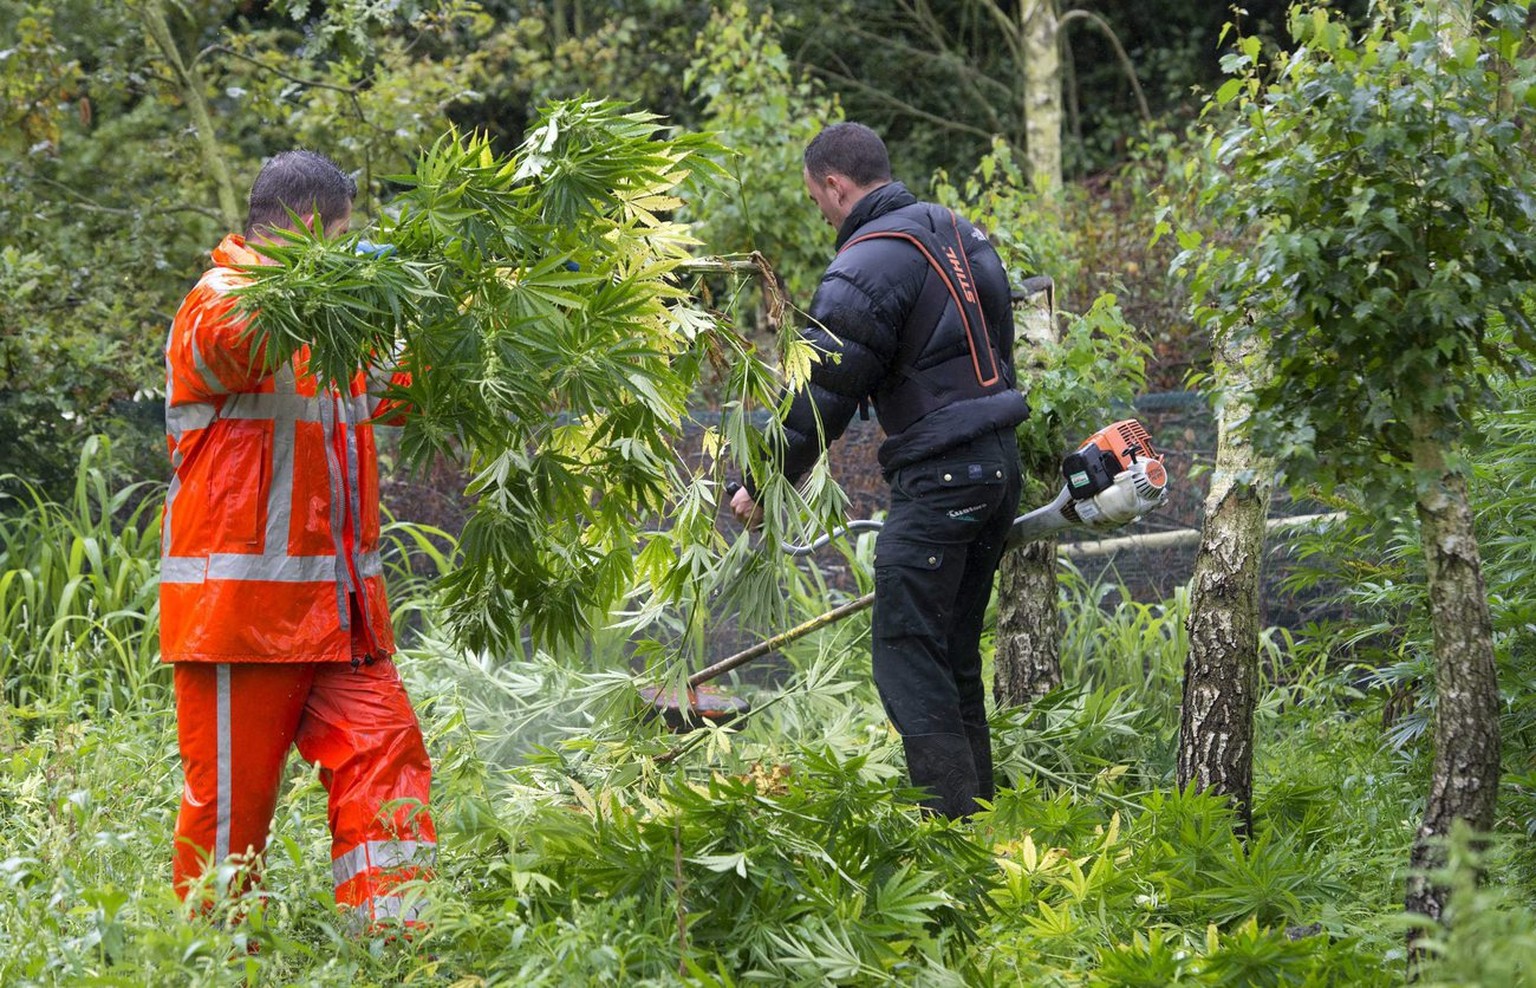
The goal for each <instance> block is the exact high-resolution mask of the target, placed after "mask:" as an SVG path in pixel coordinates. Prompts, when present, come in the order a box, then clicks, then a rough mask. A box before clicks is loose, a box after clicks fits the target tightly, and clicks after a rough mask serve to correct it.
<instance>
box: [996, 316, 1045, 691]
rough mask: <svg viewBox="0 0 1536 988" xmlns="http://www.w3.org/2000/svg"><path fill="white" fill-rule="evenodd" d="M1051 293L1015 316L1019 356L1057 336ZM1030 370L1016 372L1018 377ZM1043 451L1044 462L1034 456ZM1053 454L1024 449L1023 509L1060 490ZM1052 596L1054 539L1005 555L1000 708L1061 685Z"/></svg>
mask: <svg viewBox="0 0 1536 988" xmlns="http://www.w3.org/2000/svg"><path fill="white" fill-rule="evenodd" d="M1053 298H1054V293H1053V292H1051V291H1046V292H1042V293H1040V294H1038V295H1035V296H1033V301H1034V304H1033V305H1029V304H1026V305H1024V306H1022V307H1021V310H1020V311H1019V312H1017V313H1016V314H1015V323H1016V325H1017V326H1018V332H1019V335H1020V336H1021V337H1022V338H1023V342H1025V343H1028V344H1033V345H1032V346H1021V347H1019V348H1018V351H1017V352H1018V353H1020V354H1023V353H1026V352H1030V351H1032V350H1033V349H1034V348H1035V347H1037V346H1040V345H1042V344H1046V343H1050V342H1054V341H1055V340H1056V339H1057V337H1058V333H1057V327H1056V315H1055V312H1054V311H1052V300H1053ZM1027 373H1028V370H1027V369H1024V370H1021V371H1020V376H1021V377H1022V376H1023V375H1024V374H1027ZM1041 452H1044V453H1045V458H1044V459H1042V458H1040V457H1039V456H1037V455H1031V454H1039V453H1041ZM1056 452H1057V451H1055V450H1048V451H1039V450H1026V451H1024V453H1025V455H1024V460H1025V463H1026V475H1025V477H1024V491H1025V493H1024V498H1025V507H1026V508H1033V507H1034V506H1035V502H1036V501H1038V500H1039V499H1040V498H1041V497H1042V496H1043V497H1046V498H1049V497H1052V496H1054V495H1055V494H1056V492H1057V491H1058V490H1060V489H1061V476H1060V474H1059V473H1057V471H1056V462H1055V459H1054V454H1055V453H1056ZM1056 598H1057V593H1056V540H1055V539H1042V540H1040V541H1038V542H1030V543H1027V544H1025V545H1022V546H1020V547H1019V548H1017V549H1015V550H1013V551H1011V552H1008V553H1006V554H1004V556H1003V561H1002V564H1001V566H999V568H998V579H997V651H996V655H995V657H994V661H993V671H992V697H993V699H994V700H996V702H997V705H998V706H999V707H1016V706H1027V705H1028V704H1030V703H1033V702H1034V701H1035V700H1037V699H1039V698H1040V697H1042V696H1044V695H1045V694H1047V693H1049V692H1050V691H1051V690H1053V689H1056V688H1057V687H1058V686H1060V685H1061V627H1060V620H1059V618H1058V614H1059V609H1058V604H1057V599H1056Z"/></svg>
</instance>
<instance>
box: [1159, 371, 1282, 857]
mask: <svg viewBox="0 0 1536 988" xmlns="http://www.w3.org/2000/svg"><path fill="white" fill-rule="evenodd" d="M1216 356H1217V361H1218V368H1217V372H1218V374H1220V375H1221V377H1222V380H1223V382H1224V388H1223V395H1224V403H1223V405H1222V408H1221V413H1220V416H1219V424H1218V434H1217V443H1216V469H1215V471H1214V472H1213V473H1212V476H1211V490H1210V493H1209V494H1208V495H1207V496H1206V499H1205V522H1204V525H1203V531H1202V534H1201V542H1200V553H1199V555H1198V556H1197V557H1196V559H1195V572H1194V576H1193V577H1192V578H1191V581H1190V613H1189V654H1188V656H1187V657H1186V658H1185V662H1184V700H1183V704H1182V705H1181V712H1180V719H1179V755H1178V783H1179V787H1180V788H1184V787H1186V786H1189V785H1193V786H1194V787H1195V788H1196V789H1199V790H1211V791H1214V792H1217V793H1220V794H1222V795H1225V796H1227V797H1229V798H1230V799H1231V800H1232V805H1233V807H1234V808H1235V809H1236V810H1237V814H1238V829H1239V831H1240V832H1241V833H1243V834H1247V833H1248V832H1249V831H1251V829H1252V826H1253V708H1254V702H1255V699H1256V693H1257V690H1258V679H1259V577H1260V573H1261V565H1260V563H1261V560H1262V558H1263V551H1264V520H1265V515H1266V514H1267V513H1268V510H1269V498H1270V492H1271V489H1272V488H1273V477H1274V472H1273V468H1272V466H1271V464H1270V463H1268V462H1267V461H1266V460H1265V459H1264V458H1263V457H1261V456H1259V455H1258V453H1257V452H1256V451H1255V450H1254V448H1253V445H1252V443H1251V442H1250V440H1249V437H1248V435H1247V430H1246V425H1247V419H1248V417H1249V415H1250V414H1251V413H1252V397H1251V395H1252V391H1251V388H1252V384H1253V383H1254V379H1255V378H1254V376H1255V375H1256V374H1259V373H1262V368H1261V361H1262V351H1261V350H1260V349H1259V347H1258V346H1257V344H1256V343H1253V342H1252V341H1250V342H1249V343H1247V344H1245V345H1244V346H1242V347H1235V346H1233V345H1232V344H1231V343H1230V341H1227V342H1224V343H1220V344H1218V348H1217V354H1216Z"/></svg>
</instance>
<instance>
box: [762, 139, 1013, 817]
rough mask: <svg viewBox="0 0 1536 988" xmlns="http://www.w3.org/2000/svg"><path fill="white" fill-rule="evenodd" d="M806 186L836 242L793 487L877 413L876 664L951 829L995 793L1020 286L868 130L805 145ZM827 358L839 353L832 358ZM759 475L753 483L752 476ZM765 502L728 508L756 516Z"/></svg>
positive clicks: (797, 410) (813, 338)
mask: <svg viewBox="0 0 1536 988" xmlns="http://www.w3.org/2000/svg"><path fill="white" fill-rule="evenodd" d="M805 184H806V188H807V190H808V191H809V192H810V196H811V199H812V200H813V201H814V202H815V203H816V205H817V207H818V208H819V209H820V210H821V214H822V216H823V217H825V218H826V220H827V222H828V223H829V224H831V225H832V226H833V227H834V228H835V229H836V230H837V248H838V253H837V256H836V258H835V259H834V260H833V261H832V263H831V265H830V266H828V268H827V271H826V274H825V275H823V276H822V280H821V285H820V287H819V288H818V289H817V291H816V296H815V298H814V299H813V300H812V302H811V311H810V314H811V325H810V327H809V328H808V329H807V330H806V332H805V335H806V337H807V339H808V340H809V341H810V342H812V343H813V344H814V345H816V346H817V347H818V348H819V349H822V350H824V351H826V352H827V354H828V355H829V357H828V358H827V359H823V360H822V361H821V362H820V363H818V364H817V365H816V366H815V367H814V368H813V371H812V374H811V379H810V383H809V385H808V386H807V387H806V388H805V390H803V391H802V392H800V393H799V394H797V395H796V396H795V400H794V402H793V404H792V406H791V409H790V411H789V413H788V415H787V417H786V419H785V423H784V425H785V433H786V441H785V444H784V446H783V448H782V449H780V450H778V453H779V459H778V465H779V467H780V469H781V470H782V471H783V472H784V474H785V475H786V476H787V477H789V478H791V479H798V478H799V477H800V476H801V475H802V474H804V473H805V471H806V470H808V469H809V468H810V467H811V465H812V464H813V463H815V462H816V460H817V458H818V457H820V456H821V455H822V453H823V452H824V451H825V450H826V448H827V446H828V445H829V444H830V443H831V442H832V441H833V440H835V439H837V437H838V436H840V435H842V433H843V430H844V429H845V428H847V426H848V422H849V420H850V419H852V417H853V414H854V412H855V411H856V410H857V409H858V408H859V406H860V405H861V404H863V403H865V402H871V403H873V405H874V407H875V410H876V413H877V415H878V417H879V420H880V424H881V426H882V428H883V429H884V431H885V433H886V440H885V442H884V443H883V444H882V445H881V447H880V465H881V468H882V471H883V472H884V475H885V478H886V480H887V481H888V482H889V484H890V487H891V507H890V511H889V513H888V514H887V516H886V522H885V527H884V529H883V530H882V531H881V533H880V537H879V539H878V540H877V541H876V543H875V609H874V620H873V637H874V646H873V668H874V675H875V685H876V687H877V688H878V689H879V691H880V698H881V700H882V702H883V703H884V704H885V709H886V712H887V714H889V716H890V718H891V722H892V723H893V724H894V725H895V727H896V730H897V731H898V732H899V733H900V734H901V737H902V744H903V747H904V749H905V752H906V757H907V767H908V769H909V771H910V772H911V775H912V782H913V784H914V785H915V786H918V787H920V788H924V789H927V790H929V792H930V793H931V796H930V797H929V798H928V799H927V800H925V801H924V804H923V805H924V806H926V807H928V808H929V809H930V810H932V811H934V812H938V813H943V814H944V815H946V816H949V817H952V818H958V817H963V816H967V815H969V814H970V813H972V812H974V811H975V809H976V803H975V800H976V797H978V796H980V797H981V798H983V799H990V798H991V797H992V795H993V782H992V743H991V737H990V735H989V733H988V730H987V717H986V690H985V686H984V684H983V683H982V679H981V654H980V638H981V628H982V620H983V617H984V614H985V611H986V607H987V600H988V598H989V597H990V596H991V592H992V579H993V576H994V575H995V573H996V571H997V564H998V560H999V559H1000V558H1001V556H1002V551H1003V540H1004V538H1005V537H1006V535H1007V533H1008V529H1009V526H1010V524H1011V522H1012V520H1013V516H1014V511H1015V509H1016V508H1017V507H1018V500H1019V465H1018V449H1017V446H1016V443H1015V439H1014V427H1015V426H1017V425H1018V424H1019V423H1020V422H1022V421H1024V419H1025V418H1026V417H1027V416H1028V414H1029V406H1028V404H1027V403H1026V402H1025V400H1024V396H1023V395H1021V394H1020V393H1019V392H1018V391H1017V390H1015V389H1014V386H1013V384H1014V371H1013V318H1012V310H1011V306H1010V299H1009V288H1008V279H1007V276H1006V274H1005V273H1004V271H1003V266H1002V263H1001V261H999V259H998V257H997V253H996V251H994V250H993V249H992V246H991V245H990V244H989V243H987V240H986V237H985V236H984V235H983V234H982V233H981V231H979V230H977V229H976V228H975V227H974V226H972V225H971V224H970V223H968V222H966V221H965V220H964V219H961V218H959V217H957V216H956V215H955V214H954V213H952V212H950V211H949V210H947V209H944V208H942V207H939V206H935V205H933V204H931V203H924V202H919V201H918V200H917V199H916V197H914V196H913V195H912V194H911V193H910V192H908V191H907V189H906V187H905V186H904V185H902V184H901V183H900V182H895V181H892V180H891V167H890V158H889V156H888V155H887V153H886V149H885V144H884V142H883V141H881V139H880V137H879V135H877V134H876V133H875V132H874V131H872V130H870V129H869V128H868V127H865V126H863V125H862V124H856V123H843V124H836V125H834V126H831V127H828V128H827V129H825V130H823V131H822V132H821V133H820V134H818V135H817V136H816V138H815V139H814V140H812V141H811V143H810V144H809V145H808V146H807V147H806V149H805ZM830 355H839V356H838V359H835V360H834V359H831V356H830ZM749 480H750V478H749ZM754 498H755V489H753V488H752V487H750V485H749V487H747V488H743V489H742V490H740V491H738V492H737V493H736V495H735V496H734V498H733V499H732V502H731V507H732V510H734V511H735V512H736V514H737V516H738V517H740V518H741V519H742V520H743V521H748V522H750V521H755V519H756V517H757V514H758V509H757V505H756V502H755V500H754Z"/></svg>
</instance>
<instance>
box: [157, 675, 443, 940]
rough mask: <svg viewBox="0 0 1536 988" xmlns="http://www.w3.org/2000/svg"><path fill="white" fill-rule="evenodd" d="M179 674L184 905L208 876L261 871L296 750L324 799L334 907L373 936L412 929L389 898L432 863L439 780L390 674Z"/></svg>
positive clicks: (179, 880)
mask: <svg viewBox="0 0 1536 988" xmlns="http://www.w3.org/2000/svg"><path fill="white" fill-rule="evenodd" d="M175 670H176V671H175V688H176V715H177V735H178V738H179V740H180V743H181V762H182V769H183V772H184V773H185V776H186V786H185V788H184V789H183V790H182V798H181V812H180V814H179V815H178V816H177V818H176V851H175V856H174V863H173V872H174V880H175V883H176V891H177V894H179V895H181V896H182V897H183V898H185V897H186V895H187V892H188V891H189V888H190V886H191V885H192V884H194V883H196V882H197V881H198V880H199V879H200V878H201V877H202V875H203V874H204V872H205V871H206V870H207V869H208V868H209V866H210V862H211V863H212V864H213V865H217V864H218V863H220V862H222V861H224V860H225V859H226V858H228V857H229V856H230V855H235V856H236V859H237V860H239V861H248V862H250V863H252V864H253V865H254V864H257V863H258V862H257V857H258V856H259V855H260V854H261V853H262V851H263V850H264V849H265V848H266V845H267V833H268V829H269V827H270V826H271V823H272V812H273V809H274V808H275V806H276V804H277V791H278V787H279V785H280V783H281V780H282V774H283V764H284V762H285V761H286V760H287V757H288V747H289V745H297V747H298V749H299V754H300V755H301V756H303V758H304V759H305V760H306V761H309V762H312V763H314V764H316V765H319V766H320V781H321V782H322V783H323V784H324V785H325V788H326V791H327V792H328V793H329V794H330V812H329V822H330V829H331V870H332V875H333V877H334V878H335V883H336V901H337V902H338V903H339V904H341V905H345V906H350V907H352V908H354V909H355V910H356V913H355V916H356V918H357V919H358V920H360V921H362V922H363V923H365V924H366V923H369V922H372V921H375V920H379V919H384V918H386V917H395V918H398V919H400V920H403V921H410V920H413V919H415V916H414V915H407V913H412V914H414V912H415V911H416V910H415V909H414V908H411V909H406V908H404V902H403V900H402V898H401V897H400V896H399V895H398V894H392V892H393V890H394V889H395V888H396V886H398V885H399V884H400V883H401V882H403V881H407V880H409V879H412V878H418V877H425V876H426V875H427V874H428V873H429V869H430V868H431V866H432V863H433V860H434V858H435V855H436V850H437V835H436V832H435V830H434V828H433V826H432V818H431V817H430V816H429V815H428V813H427V795H428V788H429V786H430V783H431V779H432V766H431V763H430V762H429V760H428V758H427V751H426V748H425V746H424V745H423V744H422V738H421V728H420V726H419V725H418V724H417V722H416V714H415V712H414V711H413V710H412V709H411V704H410V701H409V699H408V698H407V697H406V694H405V687H404V685H403V684H402V683H401V682H400V673H399V671H398V670H396V668H395V665H394V663H393V662H391V661H390V660H389V659H379V660H376V661H374V662H372V663H370V664H367V665H363V664H358V665H356V666H354V665H353V664H351V663H346V662H235V663H211V662H209V663H204V662H178V663H176V664H175Z"/></svg>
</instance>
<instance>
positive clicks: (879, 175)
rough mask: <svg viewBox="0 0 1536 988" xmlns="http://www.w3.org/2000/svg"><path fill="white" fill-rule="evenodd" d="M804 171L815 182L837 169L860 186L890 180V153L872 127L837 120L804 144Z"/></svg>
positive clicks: (823, 179)
mask: <svg viewBox="0 0 1536 988" xmlns="http://www.w3.org/2000/svg"><path fill="white" fill-rule="evenodd" d="M805 170H806V171H807V172H809V173H810V176H811V177H812V178H814V179H815V180H816V181H818V182H821V181H825V180H826V177H827V176H828V175H830V174H832V173H833V172H837V173H838V174H839V175H847V176H848V177H849V178H850V179H852V180H853V182H854V183H855V184H857V185H859V186H860V187H863V186H867V185H874V184H875V183H877V182H889V181H890V180H891V156H890V154H889V153H888V152H887V151H886V150H885V142H884V141H882V140H881V139H880V135H879V134H877V133H875V132H874V131H873V130H870V129H869V128H868V127H866V126H864V125H863V124H861V123H852V122H850V123H839V124H833V125H832V126H830V127H828V128H826V129H825V130H823V131H822V132H821V133H819V134H817V135H816V136H815V137H813V138H812V139H811V143H809V144H807V145H806V146H805Z"/></svg>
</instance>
